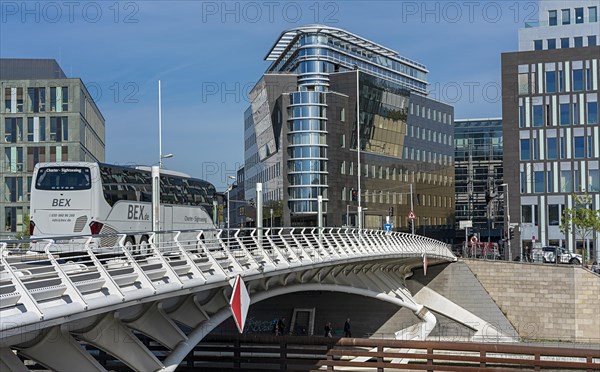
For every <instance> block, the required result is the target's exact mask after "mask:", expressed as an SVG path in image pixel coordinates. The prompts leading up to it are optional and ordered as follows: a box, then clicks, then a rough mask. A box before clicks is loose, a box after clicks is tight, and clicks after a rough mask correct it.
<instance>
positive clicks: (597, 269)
mask: <svg viewBox="0 0 600 372" xmlns="http://www.w3.org/2000/svg"><path fill="white" fill-rule="evenodd" d="M590 270H592V272H593V273H596V274H600V266H598V262H596V261H594V262H593V263H592V267H591V269H590Z"/></svg>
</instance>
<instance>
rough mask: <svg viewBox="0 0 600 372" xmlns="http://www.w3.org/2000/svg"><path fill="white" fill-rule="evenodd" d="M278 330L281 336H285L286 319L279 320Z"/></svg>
mask: <svg viewBox="0 0 600 372" xmlns="http://www.w3.org/2000/svg"><path fill="white" fill-rule="evenodd" d="M277 328H278V330H279V334H280V335H284V334H285V318H279V321H278V322H277Z"/></svg>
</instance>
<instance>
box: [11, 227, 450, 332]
mask: <svg viewBox="0 0 600 372" xmlns="http://www.w3.org/2000/svg"><path fill="white" fill-rule="evenodd" d="M135 236H140V237H142V238H141V239H139V242H138V243H137V244H133V239H132V237H129V236H127V235H125V234H117V235H95V236H78V237H56V238H53V239H45V240H43V241H40V240H38V241H36V242H33V241H4V242H0V332H5V331H8V330H10V329H13V328H18V327H23V326H26V325H30V324H35V323H39V322H46V321H49V320H52V319H57V318H63V317H67V316H69V315H73V314H78V313H82V312H85V311H90V310H95V309H99V308H104V307H110V306H113V305H119V304H122V303H124V302H129V301H136V300H141V299H144V298H150V297H153V296H159V295H160V296H161V297H163V298H164V297H165V296H170V295H172V296H177V295H178V292H181V293H182V294H183V293H189V292H190V289H194V290H201V288H200V287H202V286H206V288H207V289H210V288H215V287H219V286H222V285H224V284H225V283H226V282H227V281H228V280H229V279H230V278H232V277H233V276H235V275H237V274H241V275H242V276H244V277H245V278H248V279H250V280H251V279H252V278H258V277H262V276H270V275H276V274H277V273H278V272H282V271H285V270H287V271H295V270H296V271H297V270H302V269H304V268H310V267H318V266H326V265H330V266H331V265H335V264H336V263H347V262H352V261H357V262H358V261H365V260H387V259H389V260H393V259H413V260H414V261H415V266H418V265H419V264H420V263H421V262H422V261H420V259H421V257H422V255H424V254H425V255H427V257H428V259H429V260H430V262H434V261H438V262H439V261H453V260H455V257H454V255H453V254H452V253H451V251H450V250H449V249H448V247H447V245H446V244H444V243H442V242H439V241H436V240H433V239H430V238H426V237H423V236H418V235H410V234H403V233H389V234H386V233H385V232H383V231H374V230H360V231H359V230H356V229H346V228H323V229H321V230H319V229H318V228H274V229H268V228H265V229H263V231H260V232H259V231H257V230H256V229H231V230H229V231H227V230H195V231H169V232H160V233H154V232H147V233H136V234H135ZM75 242H77V243H75ZM24 246H28V247H29V249H31V248H34V247H35V248H36V250H37V251H38V252H37V253H33V252H31V251H28V252H26V253H25V252H24V249H23V247H24ZM76 247H78V248H76ZM15 248H17V249H15ZM390 262H392V261H390Z"/></svg>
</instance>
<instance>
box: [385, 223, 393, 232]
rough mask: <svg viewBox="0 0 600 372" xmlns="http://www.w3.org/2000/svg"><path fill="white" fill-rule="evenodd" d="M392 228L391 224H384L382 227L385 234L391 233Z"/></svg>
mask: <svg viewBox="0 0 600 372" xmlns="http://www.w3.org/2000/svg"><path fill="white" fill-rule="evenodd" d="M392 227H394V226H393V225H392V224H391V223H386V224H384V225H383V229H384V230H385V231H386V232H391V231H392Z"/></svg>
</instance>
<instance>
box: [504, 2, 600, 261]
mask: <svg viewBox="0 0 600 372" xmlns="http://www.w3.org/2000/svg"><path fill="white" fill-rule="evenodd" d="M599 8H600V3H598V2H597V1H547V0H544V1H540V2H539V9H540V13H539V22H538V23H536V24H527V25H526V27H525V28H524V29H522V30H521V31H520V32H519V45H520V50H519V51H518V52H513V53H504V54H503V55H502V90H503V94H502V95H503V102H502V116H503V120H504V121H503V134H504V149H505V152H504V178H505V180H506V182H507V183H508V184H509V189H510V215H511V221H510V222H512V223H518V224H519V226H520V231H519V230H518V231H517V234H516V236H515V239H514V240H513V241H512V247H513V249H512V250H513V257H515V256H516V255H518V254H519V253H520V249H521V248H523V247H524V248H527V247H532V246H533V245H534V244H539V243H541V244H542V245H557V246H564V247H566V248H567V249H569V250H570V251H573V250H576V249H577V250H580V249H582V248H583V247H584V246H585V245H586V244H587V242H586V241H585V240H586V239H582V238H581V237H580V236H578V235H577V234H574V233H573V232H571V233H568V234H567V235H566V236H565V234H563V233H562V232H561V230H560V223H561V219H562V215H563V211H564V210H565V209H567V208H572V207H573V206H574V202H573V194H580V195H581V194H584V193H586V192H587V193H588V194H589V195H590V196H591V197H592V199H593V205H592V208H595V209H600V133H599V128H598V127H599V118H598V101H599V97H598V76H599V75H600V71H599V65H600V63H599V62H600V46H598V40H599V39H600V22H598V9H599ZM590 238H591V239H590V240H591V241H590V247H591V252H592V254H591V256H593V257H594V258H595V259H597V258H598V243H599V242H600V235H599V234H598V232H595V233H594V234H592V236H591V237H590ZM594 253H595V254H594Z"/></svg>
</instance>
